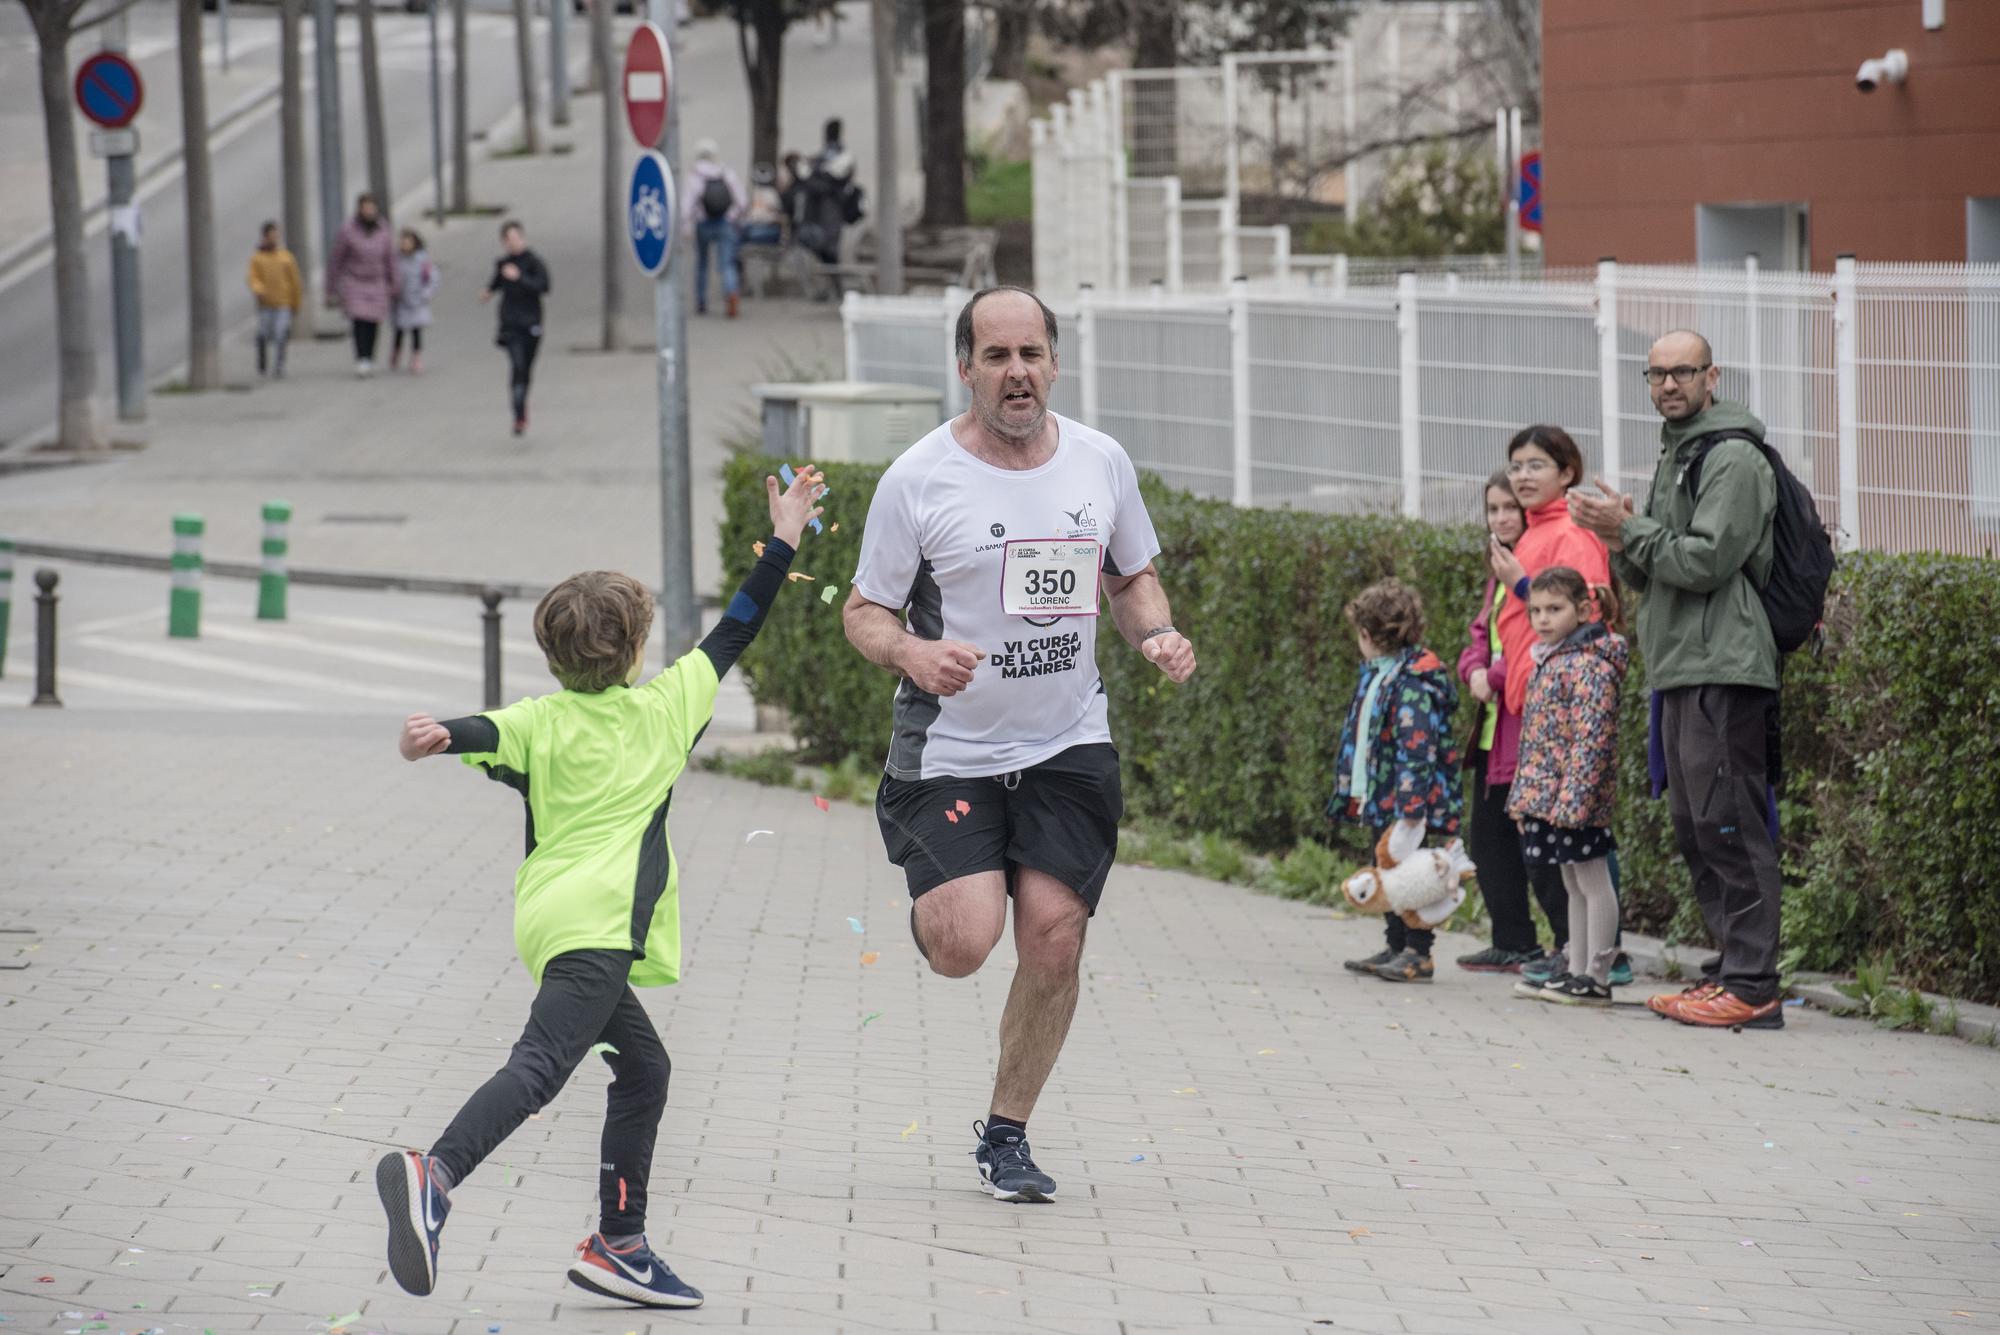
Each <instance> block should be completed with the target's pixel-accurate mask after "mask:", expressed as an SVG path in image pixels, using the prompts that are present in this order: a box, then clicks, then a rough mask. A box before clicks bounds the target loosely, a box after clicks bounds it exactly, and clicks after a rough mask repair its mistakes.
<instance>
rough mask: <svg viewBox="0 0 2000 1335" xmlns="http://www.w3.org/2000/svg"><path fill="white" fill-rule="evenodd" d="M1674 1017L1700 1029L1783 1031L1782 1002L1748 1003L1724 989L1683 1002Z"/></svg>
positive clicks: (1773, 998) (1771, 1000)
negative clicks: (1704, 996)
mask: <svg viewBox="0 0 2000 1335" xmlns="http://www.w3.org/2000/svg"><path fill="white" fill-rule="evenodd" d="M1673 1017H1674V1018H1675V1019H1676V1020H1679V1021H1680V1022H1681V1023H1682V1024H1691V1025H1696V1026H1698V1027H1700V1028H1703V1029H1783V1028H1784V1027H1785V1012H1784V1003H1783V1002H1782V1001H1780V1000H1779V999H1778V998H1776V997H1772V998H1771V999H1770V1000H1769V1001H1764V1002H1748V1001H1745V1000H1744V999H1743V998H1741V997H1739V996H1737V995H1736V994H1735V993H1734V992H1731V991H1728V990H1727V989H1720V990H1718V991H1716V993H1715V994H1714V995H1712V996H1710V997H1707V998H1705V999H1703V1000H1701V1001H1684V1002H1682V1003H1681V1005H1680V1007H1679V1009H1677V1010H1675V1011H1674V1012H1673Z"/></svg>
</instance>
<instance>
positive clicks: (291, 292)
mask: <svg viewBox="0 0 2000 1335" xmlns="http://www.w3.org/2000/svg"><path fill="white" fill-rule="evenodd" d="M250 294H251V295H252V296H254V297H256V298H257V374H258V375H263V374H265V372H266V370H267V369H268V370H269V371H270V372H271V373H272V374H273V375H275V376H276V377H277V378H278V379H280V380H282V379H283V378H284V375H285V346H286V344H288V343H290V342H291V339H292V321H293V320H294V319H295V318H297V316H298V314H299V312H300V311H302V310H304V309H305V304H306V285H305V280H304V279H302V278H300V277H299V262H298V261H297V260H296V259H294V258H292V252H291V251H289V250H286V249H285V247H284V245H283V243H282V241H281V240H280V238H279V236H278V224H276V223H274V222H267V223H265V224H264V227H263V231H262V233H261V234H260V235H259V238H258V241H257V249H256V250H254V251H252V252H251V253H250ZM273 356H275V358H276V360H275V363H273V362H271V360H270V359H271V358H272V357H273Z"/></svg>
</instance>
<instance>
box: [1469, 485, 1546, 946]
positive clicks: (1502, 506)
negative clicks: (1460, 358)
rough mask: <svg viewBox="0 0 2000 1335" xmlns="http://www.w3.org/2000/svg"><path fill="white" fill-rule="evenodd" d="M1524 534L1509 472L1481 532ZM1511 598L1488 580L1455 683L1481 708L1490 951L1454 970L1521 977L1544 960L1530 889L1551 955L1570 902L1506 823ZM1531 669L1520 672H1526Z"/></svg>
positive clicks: (1517, 723) (1482, 855) (1479, 771)
mask: <svg viewBox="0 0 2000 1335" xmlns="http://www.w3.org/2000/svg"><path fill="white" fill-rule="evenodd" d="M1526 529H1527V517H1526V516H1525V515H1524V514H1522V512H1521V503H1520V501H1518V500H1516V499H1515V497H1514V490H1513V488H1512V487H1511V486H1510V485H1508V482H1507V474H1506V472H1505V471H1504V470H1503V471H1500V472H1496V473H1494V474H1493V476H1492V477H1490V478H1488V479H1487V480H1486V531H1487V532H1488V533H1490V534H1492V535H1493V536H1494V537H1495V538H1496V539H1498V540H1499V542H1500V544H1501V545H1502V546H1504V547H1510V548H1511V547H1512V546H1513V545H1514V543H1515V541H1516V540H1517V539H1519V538H1520V536H1521V534H1522V533H1523V532H1524V531H1526ZM1507 596H1508V594H1507V592H1506V590H1504V589H1502V588H1500V587H1498V585H1497V584H1496V582H1495V581H1494V580H1493V579H1492V578H1490V577H1489V578H1488V579H1487V581H1486V592H1485V594H1484V596H1483V597H1482V598H1481V599H1480V603H1479V615H1478V616H1476V617H1475V618H1473V622H1472V629H1471V631H1470V632H1468V636H1467V638H1468V641H1469V642H1468V643H1467V644H1466V646H1465V652H1464V653H1462V654H1460V655H1459V656H1458V679H1459V680H1460V681H1462V682H1464V683H1465V686H1466V689H1467V690H1469V691H1470V692H1471V693H1472V696H1473V698H1474V699H1475V700H1478V701H1479V702H1480V703H1481V705H1482V708H1481V709H1480V711H1479V723H1478V730H1477V731H1476V732H1475V733H1474V734H1473V735H1472V738H1471V740H1470V742H1469V744H1468V745H1466V746H1465V747H1464V748H1463V750H1464V752H1465V767H1466V769H1467V770H1468V771H1470V773H1469V774H1468V775H1467V778H1468V780H1469V783H1468V785H1467V789H1468V791H1467V793H1466V797H1467V799H1468V801H1467V805H1468V806H1469V807H1470V808H1471V817H1470V820H1469V822H1468V824H1469V825H1470V827H1471V828H1470V830H1469V831H1468V843H1469V844H1470V845H1471V849H1472V860H1473V862H1474V863H1475V864H1476V865H1477V866H1478V868H1479V894H1480V897H1481V898H1482V899H1484V900H1485V901H1486V916H1487V918H1488V919H1489V920H1491V922H1492V924H1493V943H1492V944H1491V945H1489V946H1488V947H1487V948H1486V949H1484V950H1482V951H1479V952H1477V953H1476V954H1471V955H1460V956H1459V957H1458V967H1459V968H1461V969H1470V970H1472V971H1473V972H1474V973H1519V972H1520V971H1521V966H1522V965H1524V964H1531V963H1533V962H1535V961H1537V960H1539V959H1541V958H1542V949H1541V946H1540V944H1539V943H1538V940H1537V938H1536V936H1535V919H1534V916H1533V913H1532V912H1531V910H1530V909H1529V907H1528V891H1529V889H1530V888H1531V887H1532V889H1533V890H1534V895H1535V898H1536V900H1538V901H1539V902H1540V903H1541V906H1542V913H1543V915H1544V916H1546V917H1547V918H1548V920H1549V926H1550V928H1551V929H1552V930H1553V931H1554V932H1555V941H1556V949H1558V950H1561V949H1562V948H1563V946H1564V945H1565V944H1567V942H1568V939H1569V894H1568V892H1567V891H1566V890H1564V889H1563V882H1562V872H1561V870H1560V869H1559V868H1556V867H1533V868H1530V867H1529V866H1527V865H1526V863H1525V862H1524V861H1523V860H1522V857H1521V835H1520V831H1519V830H1518V829H1517V828H1516V827H1515V825H1514V822H1513V820H1512V819H1510V818H1509V817H1508V815H1507V797H1508V793H1509V791H1510V789H1511V786H1512V784H1513V782H1514V766H1515V764H1516V760H1517V757H1518V755H1519V752H1520V746H1521V716H1520V715H1519V714H1516V713H1515V712H1514V711H1512V710H1510V709H1508V708H1507V673H1508V671H1509V664H1508V662H1507V660H1506V657H1505V656H1504V655H1503V654H1502V653H1501V652H1500V634H1499V631H1498V628H1497V625H1496V623H1497V621H1498V619H1499V615H1500V603H1501V601H1502V600H1503V599H1504V598H1506V597H1507ZM1529 666H1530V665H1528V664H1522V665H1521V668H1522V670H1523V671H1526V670H1528V668H1529Z"/></svg>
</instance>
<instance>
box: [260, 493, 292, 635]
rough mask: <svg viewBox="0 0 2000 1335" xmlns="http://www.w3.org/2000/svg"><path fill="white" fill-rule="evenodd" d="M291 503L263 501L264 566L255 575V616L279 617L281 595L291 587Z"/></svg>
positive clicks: (264, 618)
mask: <svg viewBox="0 0 2000 1335" xmlns="http://www.w3.org/2000/svg"><path fill="white" fill-rule="evenodd" d="M291 525H292V507H291V505H290V503H289V502H286V501H265V502H264V568H263V569H262V570H261V571H260V572H258V575H257V619H258V620H259V621H283V620H284V619H285V595H286V592H287V591H288V590H289V589H290V587H291V582H292V580H291V574H290V572H289V571H288V570H287V569H286V558H287V557H288V556H289V555H290V554H291V549H292V544H291V538H290V530H291Z"/></svg>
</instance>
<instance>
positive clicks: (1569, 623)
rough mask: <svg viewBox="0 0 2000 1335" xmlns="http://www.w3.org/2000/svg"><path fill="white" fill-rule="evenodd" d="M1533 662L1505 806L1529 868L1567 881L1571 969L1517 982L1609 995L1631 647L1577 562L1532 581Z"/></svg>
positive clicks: (1596, 997)
mask: <svg viewBox="0 0 2000 1335" xmlns="http://www.w3.org/2000/svg"><path fill="white" fill-rule="evenodd" d="M1593 601H1594V603H1595V606H1593V605H1592V604H1593ZM1528 614H1529V617H1530V618H1531V619H1532V620H1533V622H1534V627H1535V646H1534V649H1533V650H1532V656H1533V659H1534V668H1533V671H1532V672H1529V673H1527V674H1526V675H1527V676H1528V678H1529V680H1528V696H1527V704H1528V708H1527V712H1526V714H1525V715H1524V716H1523V718H1522V721H1521V757H1520V767H1519V768H1518V769H1517V770H1516V771H1515V773H1514V783H1513V792H1512V794H1511V795H1510V796H1509V797H1508V799H1507V814H1508V815H1509V816H1511V817H1513V818H1514V820H1515V821H1517V822H1518V823H1519V826H1520V831H1521V849H1522V851H1523V853H1524V855H1525V856H1526V858H1527V861H1528V865H1529V866H1531V867H1558V868H1560V869H1561V872H1562V880H1563V886H1564V888H1565V889H1566V890H1567V891H1568V892H1569V968H1568V970H1567V972H1564V973H1559V974H1552V975H1551V976H1550V977H1548V978H1547V979H1544V980H1543V981H1541V982H1535V981H1532V980H1530V979H1527V978H1523V979H1522V980H1521V981H1520V982H1518V983H1516V984H1514V990H1515V991H1516V992H1519V993H1522V994H1523V995H1525V996H1531V997H1535V998H1538V999H1539V1000H1542V1001H1555V1002H1560V1003H1562V1004H1564V1005H1568V1006H1609V1005H1610V1004H1611V962H1612V960H1613V959H1614V958H1615V957H1616V956H1617V953H1618V945H1617V941H1618V895H1617V893H1616V892H1615V891H1613V890H1612V888H1611V852H1612V850H1613V849H1614V848H1616V847H1617V845H1616V844H1615V843H1614V842H1613V840H1612V837H1611V810H1612V806H1613V804H1614V802H1615V801H1616V799H1617V796H1618V684H1619V682H1621V681H1623V680H1624V677H1625V665H1626V663H1627V662H1628V661H1629V659H1630V653H1631V651H1630V650H1629V649H1628V648H1627V647H1626V644H1625V640H1624V637H1622V636H1620V635H1616V634H1614V633H1613V632H1612V630H1611V626H1612V625H1615V624H1616V622H1617V620H1618V600H1617V597H1616V596H1615V595H1614V594H1613V593H1612V592H1611V589H1610V586H1608V585H1601V586H1599V587H1597V588H1592V587H1591V586H1589V585H1588V584H1586V583H1584V579H1583V576H1582V575H1580V574H1578V573H1577V572H1576V571H1574V570H1572V569H1571V568H1570V567H1568V566H1550V567H1549V568H1548V569H1547V570H1544V571H1543V572H1542V573H1541V574H1539V575H1536V576H1535V577H1534V579H1533V580H1531V581H1529V584H1528Z"/></svg>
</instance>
